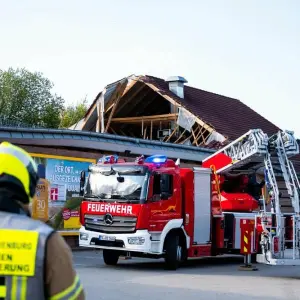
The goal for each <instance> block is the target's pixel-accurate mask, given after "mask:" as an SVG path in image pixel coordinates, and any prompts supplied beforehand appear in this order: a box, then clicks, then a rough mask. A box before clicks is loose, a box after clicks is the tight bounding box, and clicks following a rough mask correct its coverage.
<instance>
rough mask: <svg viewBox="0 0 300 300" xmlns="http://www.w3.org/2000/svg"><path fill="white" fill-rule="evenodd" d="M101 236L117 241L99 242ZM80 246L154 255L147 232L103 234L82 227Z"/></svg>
mask: <svg viewBox="0 0 300 300" xmlns="http://www.w3.org/2000/svg"><path fill="white" fill-rule="evenodd" d="M100 236H102V237H106V238H107V239H108V238H109V237H113V238H114V239H115V240H114V241H109V240H105V241H103V240H99V237H100ZM139 243H140V244H139ZM79 246H81V247H91V248H99V249H113V250H121V251H134V252H141V253H153V252H152V251H151V235H150V234H149V232H148V231H147V230H137V231H136V232H135V233H131V234H113V233H110V234H106V233H102V232H95V231H89V230H85V228H84V227H83V226H82V227H81V228H80V230H79ZM153 254H159V253H153Z"/></svg>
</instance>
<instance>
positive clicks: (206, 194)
mask: <svg viewBox="0 0 300 300" xmlns="http://www.w3.org/2000/svg"><path fill="white" fill-rule="evenodd" d="M298 152H299V146H298V144H297V141H296V139H295V138H294V136H293V133H292V132H289V131H280V132H278V133H276V134H275V135H274V136H271V137H268V136H267V135H266V134H265V133H263V132H262V131H261V130H259V129H256V130H250V131H249V132H247V133H246V134H245V135H243V136H241V137H240V138H239V139H237V140H235V141H233V142H232V143H231V144H229V145H227V146H226V147H224V148H223V149H221V150H219V151H217V152H215V153H214V154H212V155H211V156H209V157H207V158H206V159H205V160H204V161H203V162H202V164H201V166H195V167H193V168H185V167H181V166H180V162H179V160H177V161H176V162H175V161H174V160H172V159H169V158H168V157H166V156H165V155H153V156H150V157H147V158H144V157H143V156H142V157H139V158H137V159H136V161H135V162H125V161H124V160H120V159H119V158H118V156H116V155H111V156H105V157H103V158H101V159H100V160H99V161H98V163H97V164H92V165H90V166H89V169H88V174H87V175H86V172H85V171H83V172H81V186H80V189H81V195H82V196H83V200H82V203H81V206H80V222H81V224H82V226H81V228H80V235H79V245H80V246H82V247H92V248H98V249H103V257H104V262H105V263H106V264H107V265H115V264H117V262H118V260H119V257H120V256H132V257H150V258H162V257H163V258H164V259H165V263H166V267H167V268H168V269H176V268H177V267H178V266H179V264H180V263H181V262H183V261H185V260H187V259H188V258H195V257H204V256H214V255H221V254H225V253H231V254H245V255H248V256H249V255H251V254H252V255H253V254H256V260H257V262H259V263H265V264H272V265H276V264H290V265H295V264H300V257H299V253H300V251H299V249H300V247H299V237H300V235H299V232H300V231H299V228H300V226H299V224H300V221H299V191H300V189H299V187H300V185H299V181H298V178H297V176H296V172H295V170H294V167H293V165H292V163H291V161H290V160H289V157H291V156H293V155H295V154H297V153H298ZM259 175H261V177H260V179H259ZM279 177H280V178H282V180H283V187H282V189H283V192H286V194H287V195H286V198H287V199H288V200H289V201H290V202H289V207H288V208H289V211H287V212H283V211H282V207H283V205H281V204H282V201H283V196H282V191H280V188H279V185H278V178H279Z"/></svg>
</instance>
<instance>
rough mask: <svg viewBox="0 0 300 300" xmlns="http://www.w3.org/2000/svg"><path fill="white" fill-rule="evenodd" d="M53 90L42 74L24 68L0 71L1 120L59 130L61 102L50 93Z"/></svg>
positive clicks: (61, 110)
mask: <svg viewBox="0 0 300 300" xmlns="http://www.w3.org/2000/svg"><path fill="white" fill-rule="evenodd" d="M52 88H53V83H52V82H51V81H50V80H49V79H47V78H45V77H44V76H43V74H42V73H39V72H34V73H32V72H29V71H28V70H26V69H24V68H22V69H16V70H14V69H13V68H9V69H8V70H7V71H3V70H0V119H7V120H9V121H12V122H19V123H23V124H26V125H28V126H41V127H48V128H58V126H59V124H60V118H61V113H62V112H63V109H64V100H63V98H61V97H59V96H57V95H56V94H53V93H51V90H52Z"/></svg>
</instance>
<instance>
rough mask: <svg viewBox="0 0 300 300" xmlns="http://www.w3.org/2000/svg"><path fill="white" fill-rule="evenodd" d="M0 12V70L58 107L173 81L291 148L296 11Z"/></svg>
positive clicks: (135, 6)
mask: <svg viewBox="0 0 300 300" xmlns="http://www.w3.org/2000/svg"><path fill="white" fill-rule="evenodd" d="M0 5H1V9H0V41H1V44H0V68H1V69H7V68H8V67H10V66H11V67H15V68H16V67H26V68H28V69H29V70H31V71H40V72H43V73H44V75H45V76H47V77H48V78H50V79H51V80H52V81H53V83H54V84H55V92H56V93H58V94H60V95H61V96H62V97H63V98H64V99H65V100H66V101H67V102H77V101H78V100H80V99H82V98H84V97H85V96H86V95H87V97H88V100H89V102H91V101H92V100H93V98H94V97H95V96H96V94H97V93H98V92H99V91H100V90H102V89H103V87H104V86H105V85H106V84H109V83H111V82H114V81H116V80H118V79H120V78H123V77H125V76H127V75H130V74H136V75H140V74H148V75H153V76H157V77H161V78H166V77H168V76H171V75H180V76H184V77H185V78H186V79H187V80H188V85H191V86H195V87H198V88H201V89H204V90H208V91H212V92H215V93H220V94H223V95H226V96H231V97H235V98H238V99H240V100H241V101H243V102H244V103H245V104H247V105H248V106H250V107H251V108H253V109H254V110H256V111H257V112H259V113H260V114H262V115H263V116H265V117H266V118H267V119H269V120H270V121H272V122H273V123H275V124H276V125H278V126H279V127H281V128H283V129H289V130H294V131H295V133H296V136H297V137H299V138H300V117H299V115H300V97H299V91H298V89H299V85H300V59H299V54H300V1H297V0H294V1H292V0H291V1H289V0H286V1H278V0H264V1H259V0H251V1H242V0H235V1H233V0H227V1H225V0H223V1H221V0H210V1H202V0H198V1H192V0H185V1H179V0H172V1H171V0H164V1H158V0H151V1H150V0H144V1H137V0H127V1H125V0H123V1H121V0H114V1H102V0H98V1H97V0H86V1H78V0H72V1H71V0H63V1H59V0H51V1H38V0H23V1H17V0H10V1H7V0H6V1H4V0H0ZM220 109H222V108H221V107H220ZM241 120H242V116H241Z"/></svg>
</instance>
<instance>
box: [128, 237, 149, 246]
mask: <svg viewBox="0 0 300 300" xmlns="http://www.w3.org/2000/svg"><path fill="white" fill-rule="evenodd" d="M144 243H145V238H144V237H141V236H135V237H129V238H128V244H130V245H143V244H144Z"/></svg>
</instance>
